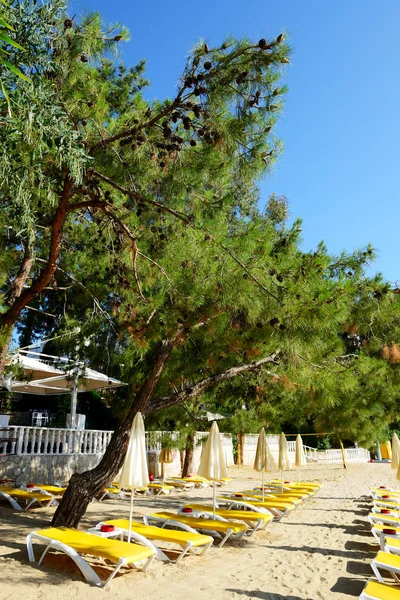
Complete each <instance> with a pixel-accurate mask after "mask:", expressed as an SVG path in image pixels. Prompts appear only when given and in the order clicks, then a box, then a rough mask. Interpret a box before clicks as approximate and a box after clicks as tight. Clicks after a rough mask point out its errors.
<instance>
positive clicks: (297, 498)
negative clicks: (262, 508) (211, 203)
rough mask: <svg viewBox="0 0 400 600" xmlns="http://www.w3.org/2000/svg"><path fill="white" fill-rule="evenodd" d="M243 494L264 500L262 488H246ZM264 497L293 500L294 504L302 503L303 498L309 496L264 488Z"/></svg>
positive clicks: (284, 500)
mask: <svg viewBox="0 0 400 600" xmlns="http://www.w3.org/2000/svg"><path fill="white" fill-rule="evenodd" d="M241 493H242V494H244V495H246V496H249V497H252V498H256V499H259V500H262V490H261V491H257V490H244V491H243V492H241ZM264 498H267V499H268V498H275V499H276V500H282V501H283V502H291V503H292V504H294V505H296V506H297V505H298V504H301V503H302V502H303V500H305V499H306V498H307V496H306V495H304V494H298V493H296V492H283V493H282V492H279V491H278V490H269V491H267V490H264Z"/></svg>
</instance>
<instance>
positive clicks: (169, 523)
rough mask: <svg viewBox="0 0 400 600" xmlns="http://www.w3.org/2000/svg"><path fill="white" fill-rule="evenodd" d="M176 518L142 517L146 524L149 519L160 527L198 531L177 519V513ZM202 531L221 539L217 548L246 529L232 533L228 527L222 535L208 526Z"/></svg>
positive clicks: (191, 531)
mask: <svg viewBox="0 0 400 600" xmlns="http://www.w3.org/2000/svg"><path fill="white" fill-rule="evenodd" d="M176 516H177V517H178V518H177V519H165V518H163V517H155V516H153V515H145V516H144V517H143V521H144V523H145V524H146V525H150V523H149V521H155V522H156V523H159V524H160V526H161V527H171V528H174V527H175V528H176V529H183V530H184V531H189V532H190V533H199V531H198V530H197V529H194V528H193V527H190V525H187V524H186V523H182V522H181V521H179V515H176ZM204 522H205V523H206V522H207V519H204ZM202 531H206V532H207V533H206V534H205V535H212V536H213V537H215V538H217V539H221V541H220V543H219V544H217V548H222V546H223V545H224V544H225V542H226V541H227V540H228V539H229V538H230V537H234V538H235V539H238V540H241V539H242V538H243V536H244V534H245V533H246V529H244V530H243V531H241V532H239V533H234V531H233V529H230V528H228V529H227V531H226V533H225V535H223V534H222V533H221V532H220V531H215V530H214V529H210V528H205V529H202Z"/></svg>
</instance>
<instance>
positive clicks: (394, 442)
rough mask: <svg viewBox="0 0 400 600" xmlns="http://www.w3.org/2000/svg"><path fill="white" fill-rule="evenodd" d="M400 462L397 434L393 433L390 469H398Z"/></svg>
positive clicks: (399, 444)
mask: <svg viewBox="0 0 400 600" xmlns="http://www.w3.org/2000/svg"><path fill="white" fill-rule="evenodd" d="M399 462H400V441H399V438H398V437H397V434H396V433H394V434H393V437H392V462H391V464H390V466H391V467H392V469H398V467H399Z"/></svg>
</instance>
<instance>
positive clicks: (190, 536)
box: [97, 519, 213, 563]
mask: <svg viewBox="0 0 400 600" xmlns="http://www.w3.org/2000/svg"><path fill="white" fill-rule="evenodd" d="M101 525H114V527H118V528H119V529H121V530H122V532H123V535H124V537H126V538H127V537H128V535H129V519H114V520H111V521H104V522H103V523H99V524H98V525H97V528H98V529H100V527H101ZM131 539H133V540H134V541H136V542H138V543H139V544H143V545H144V546H148V547H149V548H152V549H153V550H154V552H155V557H156V558H157V559H158V560H162V561H165V562H173V563H178V562H180V561H181V560H182V558H183V557H184V556H185V554H187V553H188V552H192V553H193V554H197V555H198V556H200V555H202V554H204V553H205V552H206V551H207V550H208V548H209V547H210V546H211V545H212V543H213V538H212V537H210V536H209V535H202V534H200V533H189V532H188V531H176V530H174V529H163V528H161V527H155V526H154V525H145V524H144V523H138V522H137V521H133V522H132V523H131ZM155 542H166V543H169V544H176V545H178V546H180V548H181V551H180V553H179V555H178V557H177V558H176V559H175V560H171V559H170V558H169V557H168V556H167V555H166V554H165V552H164V551H163V550H161V548H160V547H159V544H158V543H157V544H156V543H155ZM194 548H199V549H200V552H193V549H194ZM168 551H169V549H168Z"/></svg>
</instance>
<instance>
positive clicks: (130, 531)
mask: <svg viewBox="0 0 400 600" xmlns="http://www.w3.org/2000/svg"><path fill="white" fill-rule="evenodd" d="M132 514H133V490H131V506H130V510H129V531H128V542H130V541H131V533H132Z"/></svg>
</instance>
